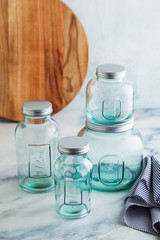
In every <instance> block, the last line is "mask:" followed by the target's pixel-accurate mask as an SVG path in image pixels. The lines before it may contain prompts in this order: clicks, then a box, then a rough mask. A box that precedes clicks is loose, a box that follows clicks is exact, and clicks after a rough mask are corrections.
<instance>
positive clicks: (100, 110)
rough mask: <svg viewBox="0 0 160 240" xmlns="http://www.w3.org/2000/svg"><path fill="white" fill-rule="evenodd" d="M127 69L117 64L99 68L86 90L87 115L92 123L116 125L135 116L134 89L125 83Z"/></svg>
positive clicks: (104, 65)
mask: <svg viewBox="0 0 160 240" xmlns="http://www.w3.org/2000/svg"><path fill="white" fill-rule="evenodd" d="M124 76H125V68H124V67H123V66H121V65H116V64H103V65H100V66H98V67H97V69H96V77H94V78H93V79H92V80H90V81H89V83H88V85H87V89H86V113H87V118H88V119H89V120H90V121H92V122H97V123H101V124H115V123H119V122H122V121H124V120H126V119H128V118H130V117H131V116H132V115H133V88H132V85H131V83H129V82H128V81H125V80H124V79H123V78H124Z"/></svg>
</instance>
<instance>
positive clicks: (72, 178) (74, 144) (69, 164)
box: [54, 137, 92, 219]
mask: <svg viewBox="0 0 160 240" xmlns="http://www.w3.org/2000/svg"><path fill="white" fill-rule="evenodd" d="M58 149H59V152H60V156H59V158H58V159H57V161H56V162H55V165H54V176H55V200H56V211H57V213H58V214H59V215H60V216H62V217H64V218H70V219H74V218H82V217H85V216H86V215H88V213H89V212H90V211H91V180H92V163H91V161H90V159H89V158H87V153H88V150H89V144H88V141H87V140H86V139H83V138H80V137H65V138H62V139H61V140H60V141H59V146H58Z"/></svg>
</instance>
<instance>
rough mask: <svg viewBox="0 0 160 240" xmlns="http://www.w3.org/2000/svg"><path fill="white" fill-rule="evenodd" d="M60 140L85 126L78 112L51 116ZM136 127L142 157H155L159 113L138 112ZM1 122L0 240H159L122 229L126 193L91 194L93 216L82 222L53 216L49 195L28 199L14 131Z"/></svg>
mask: <svg viewBox="0 0 160 240" xmlns="http://www.w3.org/2000/svg"><path fill="white" fill-rule="evenodd" d="M54 118H55V120H57V121H58V123H59V125H60V128H61V137H63V136H67V135H75V134H77V132H78V131H79V130H80V129H81V128H82V127H83V126H84V122H85V117H84V114H83V112H81V111H79V110H78V109H77V110H76V109H75V110H74V111H72V110H71V109H70V107H67V108H66V109H64V110H63V111H61V112H60V113H58V114H56V115H55V116H54ZM135 125H136V127H137V128H138V129H139V130H140V131H141V133H142V135H143V138H144V143H145V155H148V154H153V153H154V154H157V155H159V153H160V109H157V110H152V109H148V110H141V111H138V112H136V114H135ZM15 126H16V124H15V123H12V122H8V121H4V120H1V121H0V239H1V240H41V239H42V240H51V239H52V240H54V239H56V240H63V239H64V240H90V239H92V240H122V239H129V240H135V239H136V240H139V239H141V240H142V239H144V240H150V239H152V240H158V239H159V238H158V237H156V236H152V235H150V234H146V233H143V232H139V231H136V230H133V229H130V228H128V227H126V226H124V223H123V208H124V203H123V201H124V198H125V196H126V194H127V192H128V191H123V192H116V193H103V192H96V191H93V192H92V211H91V213H90V214H89V215H88V216H87V217H86V218H83V219H79V220H66V219H62V218H60V217H59V216H58V215H57V214H56V212H55V200H54V192H50V193H46V194H37V195H36V194H29V193H25V192H23V191H22V190H21V189H20V188H19V187H18V185H17V166H16V154H15V140H14V128H15Z"/></svg>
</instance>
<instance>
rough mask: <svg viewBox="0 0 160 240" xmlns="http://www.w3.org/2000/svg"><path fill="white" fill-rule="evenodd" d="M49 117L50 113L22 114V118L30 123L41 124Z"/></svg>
mask: <svg viewBox="0 0 160 240" xmlns="http://www.w3.org/2000/svg"><path fill="white" fill-rule="evenodd" d="M50 119H51V115H50V114H49V115H44V116H30V115H24V120H25V121H26V122H28V123H30V124H42V123H45V122H47V121H48V120H50Z"/></svg>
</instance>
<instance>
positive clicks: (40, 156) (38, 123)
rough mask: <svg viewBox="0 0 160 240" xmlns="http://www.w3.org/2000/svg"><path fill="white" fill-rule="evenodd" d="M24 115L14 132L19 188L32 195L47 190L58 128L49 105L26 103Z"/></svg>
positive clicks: (49, 184) (51, 181)
mask: <svg viewBox="0 0 160 240" xmlns="http://www.w3.org/2000/svg"><path fill="white" fill-rule="evenodd" d="M23 113H24V116H25V118H24V119H23V120H22V121H21V122H20V123H19V124H18V125H17V127H16V130H15V136H16V153H17V165H18V182H19V186H20V187H21V189H23V190H25V191H27V192H32V193H38V192H46V191H50V190H52V189H53V188H54V177H53V162H54V161H55V160H56V158H57V156H58V151H57V145H58V140H59V127H58V125H57V123H56V122H55V121H54V120H53V119H52V118H51V116H50V114H51V113H52V104H51V103H50V102H48V101H40V100H37V101H36V100H35V101H28V102H25V103H24V104H23Z"/></svg>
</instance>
